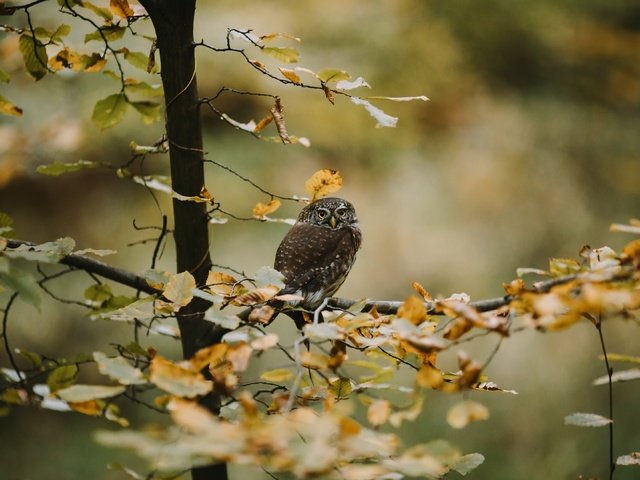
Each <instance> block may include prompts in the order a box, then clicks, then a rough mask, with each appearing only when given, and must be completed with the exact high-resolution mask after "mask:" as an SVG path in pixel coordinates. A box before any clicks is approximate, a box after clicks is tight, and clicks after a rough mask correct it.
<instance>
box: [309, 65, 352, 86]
mask: <svg viewBox="0 0 640 480" xmlns="http://www.w3.org/2000/svg"><path fill="white" fill-rule="evenodd" d="M316 76H317V77H318V80H320V81H322V82H325V83H326V82H339V81H340V80H349V79H350V78H351V75H349V74H348V73H347V72H345V71H344V70H340V69H338V68H323V69H322V70H320V71H319V72H318V73H316Z"/></svg>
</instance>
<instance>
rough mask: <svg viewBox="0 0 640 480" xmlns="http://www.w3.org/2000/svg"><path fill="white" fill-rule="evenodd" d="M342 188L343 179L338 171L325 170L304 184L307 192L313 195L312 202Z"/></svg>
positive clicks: (315, 174) (318, 172) (319, 171)
mask: <svg viewBox="0 0 640 480" xmlns="http://www.w3.org/2000/svg"><path fill="white" fill-rule="evenodd" d="M341 188H342V177H341V176H340V172H338V171H337V170H330V169H328V168H323V169H322V170H318V171H317V172H316V173H314V174H313V175H311V177H310V178H309V179H308V180H307V181H306V182H305V183H304V189H305V191H306V192H307V193H308V194H309V195H311V201H314V200H317V199H318V198H322V197H326V196H327V195H329V194H330V193H333V192H337V191H338V190H340V189H341Z"/></svg>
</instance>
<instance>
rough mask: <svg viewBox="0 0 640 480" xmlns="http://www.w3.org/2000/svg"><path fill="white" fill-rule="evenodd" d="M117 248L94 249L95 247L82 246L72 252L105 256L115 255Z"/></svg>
mask: <svg viewBox="0 0 640 480" xmlns="http://www.w3.org/2000/svg"><path fill="white" fill-rule="evenodd" d="M116 253H118V252H117V250H108V249H95V248H83V249H82V250H76V251H75V252H73V254H74V255H87V254H91V255H95V256H97V257H106V256H107V255H115V254H116Z"/></svg>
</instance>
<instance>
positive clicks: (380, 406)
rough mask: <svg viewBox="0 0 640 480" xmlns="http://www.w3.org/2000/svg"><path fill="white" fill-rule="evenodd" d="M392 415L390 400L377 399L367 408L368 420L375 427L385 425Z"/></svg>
mask: <svg viewBox="0 0 640 480" xmlns="http://www.w3.org/2000/svg"><path fill="white" fill-rule="evenodd" d="M389 415H391V404H390V403H389V401H388V400H383V399H376V400H374V401H373V402H371V405H369V408H368V409H367V420H368V421H369V423H370V424H371V425H373V426H374V427H378V426H380V425H384V424H385V423H387V420H389Z"/></svg>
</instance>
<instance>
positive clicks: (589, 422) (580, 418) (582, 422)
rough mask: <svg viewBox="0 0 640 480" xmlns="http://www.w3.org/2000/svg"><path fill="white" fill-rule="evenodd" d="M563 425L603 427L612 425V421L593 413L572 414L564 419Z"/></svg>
mask: <svg viewBox="0 0 640 480" xmlns="http://www.w3.org/2000/svg"><path fill="white" fill-rule="evenodd" d="M564 423H565V425H573V426H576V427H604V426H606V425H609V424H610V423H613V420H610V419H609V418H607V417H603V416H602V415H597V414H595V413H572V414H571V415H567V416H566V417H564Z"/></svg>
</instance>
